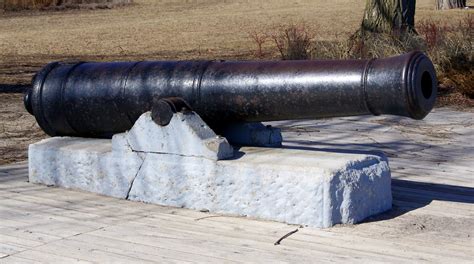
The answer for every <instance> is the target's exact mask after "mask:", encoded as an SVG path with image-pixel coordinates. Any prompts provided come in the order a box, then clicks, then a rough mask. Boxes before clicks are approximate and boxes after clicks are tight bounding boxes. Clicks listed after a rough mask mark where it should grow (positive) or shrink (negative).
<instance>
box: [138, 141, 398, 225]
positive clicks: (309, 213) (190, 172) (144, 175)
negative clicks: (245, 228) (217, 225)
mask: <svg viewBox="0 0 474 264" xmlns="http://www.w3.org/2000/svg"><path fill="white" fill-rule="evenodd" d="M241 151H242V152H244V153H245V154H244V155H243V156H241V157H240V158H238V159H235V160H222V161H218V162H213V161H210V160H205V159H202V158H195V157H183V156H175V155H160V154H147V156H146V158H145V162H144V164H143V166H142V168H141V170H140V172H139V173H138V176H137V178H136V179H135V181H134V184H133V186H132V189H131V191H130V196H129V199H131V200H136V201H143V202H149V203H157V204H161V205H169V206H175V207H185V208H192V209H197V210H202V209H206V210H209V211H210V212H217V213H227V214H229V213H230V214H235V215H245V216H251V217H257V218H262V219H268V220H277V221H282V222H286V223H292V224H305V225H309V226H314V227H329V226H332V225H334V224H337V223H356V222H359V221H361V220H363V219H364V218H366V217H367V216H370V215H373V214H377V213H380V212H383V211H386V210H389V209H390V208H391V206H392V195H391V189H390V172H389V168H388V163H387V161H386V159H385V158H383V157H380V156H376V155H363V154H341V153H331V152H311V151H305V150H294V149H270V148H268V149H267V148H251V147H246V148H241Z"/></svg>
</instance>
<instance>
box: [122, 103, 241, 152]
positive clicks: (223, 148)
mask: <svg viewBox="0 0 474 264" xmlns="http://www.w3.org/2000/svg"><path fill="white" fill-rule="evenodd" d="M125 137H126V139H127V141H128V144H129V145H130V147H131V148H132V150H134V151H138V152H146V153H167V154H176V155H182V156H196V157H203V158H208V159H212V160H220V159H227V158H231V157H232V156H233V155H234V150H233V148H232V146H231V145H230V144H229V143H228V142H227V140H226V139H225V138H223V137H219V136H217V135H216V133H214V131H212V129H211V128H209V126H207V125H206V123H204V121H202V119H201V117H199V115H197V114H195V113H194V112H191V113H187V114H183V113H176V114H174V115H173V118H172V119H171V122H170V123H169V124H168V125H167V126H159V125H157V124H156V123H155V122H153V120H152V119H151V114H150V112H147V113H144V114H143V115H142V116H140V118H139V119H138V120H137V121H136V122H135V124H134V126H133V127H132V129H131V130H130V131H129V132H127V135H126V136H125Z"/></svg>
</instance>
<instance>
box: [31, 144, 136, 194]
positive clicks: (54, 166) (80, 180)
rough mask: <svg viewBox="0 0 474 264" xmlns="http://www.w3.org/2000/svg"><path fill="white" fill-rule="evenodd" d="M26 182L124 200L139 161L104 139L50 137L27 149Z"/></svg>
mask: <svg viewBox="0 0 474 264" xmlns="http://www.w3.org/2000/svg"><path fill="white" fill-rule="evenodd" d="M28 157H29V158H28V162H29V179H30V182H34V183H43V184H47V185H54V186H61V187H65V188H72V189H81V190H86V191H90V192H95V193H100V194H103V195H108V196H113V197H118V198H126V197H127V195H128V192H129V190H130V187H131V183H132V181H133V179H134V178H135V176H136V175H137V173H138V170H139V168H140V165H141V164H142V162H143V161H142V159H141V158H140V157H139V156H138V155H137V153H135V152H132V151H125V150H123V149H122V151H112V147H111V142H110V140H107V139H85V138H75V137H53V138H48V139H44V140H42V141H40V142H38V143H35V144H31V145H30V146H29V149H28Z"/></svg>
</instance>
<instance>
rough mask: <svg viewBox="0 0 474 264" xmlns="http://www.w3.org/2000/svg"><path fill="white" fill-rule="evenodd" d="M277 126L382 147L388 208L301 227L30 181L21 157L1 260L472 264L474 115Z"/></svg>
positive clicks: (287, 133)
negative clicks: (390, 198) (361, 218)
mask: <svg viewBox="0 0 474 264" xmlns="http://www.w3.org/2000/svg"><path fill="white" fill-rule="evenodd" d="M274 124H278V125H279V126H281V127H283V131H284V137H285V140H286V144H287V146H289V145H291V146H292V147H297V148H307V149H308V150H320V151H321V150H323V151H339V152H340V151H348V150H350V151H353V150H358V151H373V150H381V151H384V152H386V153H387V155H388V156H389V158H390V162H391V167H392V176H393V178H394V180H393V187H392V189H393V194H394V209H393V210H392V211H391V212H388V213H386V214H382V215H379V216H377V217H374V218H372V219H369V220H368V221H366V222H365V223H362V224H359V225H355V226H336V227H333V228H330V229H323V230H318V229H313V228H307V227H304V228H301V227H298V226H291V225H286V224H282V223H276V222H266V221H258V220H253V219H247V218H242V217H229V216H218V215H210V214H208V213H203V212H195V211H190V210H185V209H179V208H169V207H162V206H157V205H150V204H143V203H137V202H130V201H125V200H119V199H114V198H110V197H104V196H99V195H95V194H91V193H86V192H79V191H72V190H65V189H60V188H52V187H47V186H42V185H35V184H30V183H28V182H27V164H26V163H19V164H13V165H8V166H3V167H0V263H39V262H43V263H53V262H59V263H69V262H98V263H104V262H114V263H116V262H122V263H123V262H127V263H129V262H140V263H142V262H143V263H146V262H180V263H181V262H215V263H223V262H311V263H315V262H334V261H337V262H341V261H347V262H362V263H367V262H397V263H399V262H442V263H469V262H470V263H472V260H473V259H474V240H473V235H474V234H473V233H474V232H473V229H474V206H473V203H474V173H473V170H474V169H473V168H474V165H473V164H474V149H473V148H474V145H473V143H472V142H474V129H473V127H474V114H473V113H472V112H457V111H452V110H447V109H437V110H436V111H435V112H434V113H433V114H432V115H430V116H429V117H428V118H427V119H426V120H425V121H421V122H416V121H410V120H406V119H399V118H393V117H351V118H339V119H332V120H319V121H299V122H295V121H291V122H278V123H274ZM282 195H284V194H282ZM296 228H299V230H298V232H296V233H295V234H292V235H291V236H289V237H288V238H286V239H284V240H283V241H282V242H281V244H280V245H277V246H275V245H274V242H275V241H277V240H278V239H279V238H280V237H282V236H283V235H285V234H286V233H288V232H290V231H292V230H295V229H296Z"/></svg>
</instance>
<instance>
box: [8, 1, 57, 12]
mask: <svg viewBox="0 0 474 264" xmlns="http://www.w3.org/2000/svg"><path fill="white" fill-rule="evenodd" d="M56 2H57V0H4V4H3V5H4V8H5V10H8V11H17V10H25V9H41V8H44V7H48V6H51V5H55V4H56Z"/></svg>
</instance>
